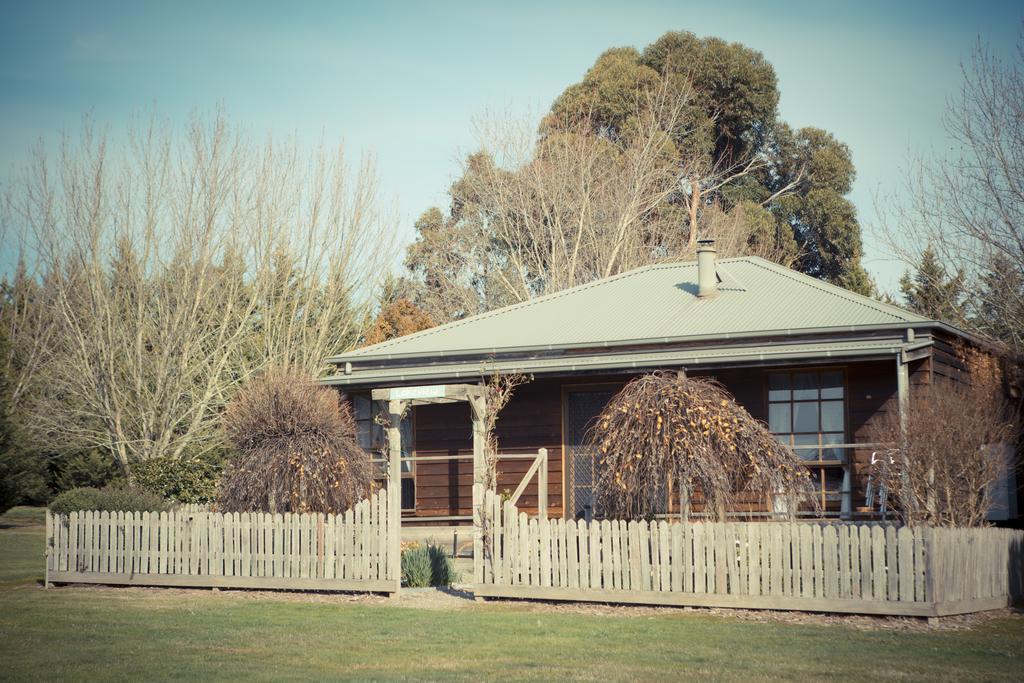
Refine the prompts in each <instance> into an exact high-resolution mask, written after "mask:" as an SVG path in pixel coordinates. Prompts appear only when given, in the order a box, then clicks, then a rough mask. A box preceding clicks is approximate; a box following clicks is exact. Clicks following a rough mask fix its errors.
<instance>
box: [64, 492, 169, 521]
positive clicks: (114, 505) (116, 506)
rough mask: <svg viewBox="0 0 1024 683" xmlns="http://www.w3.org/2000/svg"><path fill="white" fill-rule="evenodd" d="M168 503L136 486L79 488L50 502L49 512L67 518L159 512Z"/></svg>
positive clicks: (167, 508)
mask: <svg viewBox="0 0 1024 683" xmlns="http://www.w3.org/2000/svg"><path fill="white" fill-rule="evenodd" d="M170 508H171V503H170V501H168V500H165V499H164V498H162V497H161V496H158V495H156V494H155V493H151V492H149V491H145V490H143V489H140V488H138V487H131V486H123V485H116V484H114V485H108V486H104V487H103V488H102V489H96V488H93V487H91V486H83V487H80V488H75V489H71V490H70V491H65V492H64V493H62V494H60V495H59V496H57V497H56V498H54V499H53V501H52V502H51V503H50V512H52V513H53V514H55V515H67V514H70V513H72V512H76V511H80V510H106V511H108V512H160V511H163V510H169V509H170Z"/></svg>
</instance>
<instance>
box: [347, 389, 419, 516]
mask: <svg viewBox="0 0 1024 683" xmlns="http://www.w3.org/2000/svg"><path fill="white" fill-rule="evenodd" d="M373 415H374V411H373V402H372V401H371V400H370V399H369V397H367V396H364V395H360V394H356V395H354V396H353V397H352V417H353V419H354V420H355V423H356V441H357V442H358V443H359V445H360V446H362V447H363V449H365V450H366V451H367V452H368V453H369V454H370V457H371V458H381V457H384V458H386V457H387V454H386V453H385V452H384V450H383V449H384V444H385V433H384V425H381V424H378V423H376V422H375V421H374V419H373ZM399 429H400V430H401V434H402V485H401V486H402V509H403V510H415V509H416V472H415V468H414V465H415V463H413V461H412V460H409V459H408V458H410V457H412V455H413V453H414V452H415V447H414V444H413V442H412V439H413V429H412V410H410V411H409V412H408V413H407V414H406V416H405V419H403V420H402V424H401V425H400V427H399ZM377 466H378V477H377V478H378V479H381V480H383V479H384V477H385V475H386V473H387V463H377Z"/></svg>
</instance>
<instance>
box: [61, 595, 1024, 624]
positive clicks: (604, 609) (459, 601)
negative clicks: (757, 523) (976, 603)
mask: <svg viewBox="0 0 1024 683" xmlns="http://www.w3.org/2000/svg"><path fill="white" fill-rule="evenodd" d="M66 589H67V588H62V587H57V588H54V589H51V590H66ZM74 589H75V590H89V591H102V592H107V591H116V592H117V593H118V594H121V595H123V594H124V593H133V592H134V593H139V594H142V595H153V596H154V597H156V596H161V597H173V596H175V595H180V596H182V597H184V596H188V597H192V598H194V597H196V595H197V594H202V593H206V594H208V595H209V597H210V599H211V600H259V601H287V602H307V603H318V604H336V605H354V604H358V605H373V606H379V607H381V608H385V609H386V608H394V607H401V608H410V609H424V610H437V611H455V610H467V609H476V610H488V611H502V610H512V611H518V612H530V613H553V614H554V613H557V614H587V615H592V616H606V617H620V618H644V617H648V618H649V617H655V616H660V617H665V616H672V615H680V616H684V615H689V614H693V615H705V616H716V617H722V618H726V619H729V618H732V619H739V620H742V621H749V622H779V623H790V624H812V625H813V624H820V625H829V626H846V627H848V628H853V629H857V630H861V631H921V632H927V631H959V630H969V629H972V628H974V627H976V626H978V625H980V624H983V623H985V622H987V621H989V620H992V619H1000V618H1013V619H1022V620H1024V610H1021V609H1010V608H1008V609H1002V610H992V611H989V612H980V613H976V614H965V615H958V616H950V617H942V618H940V619H937V620H933V623H929V622H928V620H926V619H921V618H913V617H877V616H860V615H848V614H817V613H810V612H781V611H770V610H741V609H720V608H697V607H654V606H652V607H645V606H638V605H615V604H606V603H567V602H546V601H534V600H502V599H487V600H486V601H482V602H478V601H476V600H474V598H473V594H472V593H470V592H468V591H467V590H464V589H462V588H459V587H453V588H441V589H439V588H403V589H402V592H401V594H400V595H399V596H398V597H397V598H393V597H388V596H385V595H377V594H367V593H315V592H301V591H250V590H209V589H200V588H140V587H134V586H131V587H120V586H118V587H114V586H92V585H76V586H74Z"/></svg>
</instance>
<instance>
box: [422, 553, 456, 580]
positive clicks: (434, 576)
mask: <svg viewBox="0 0 1024 683" xmlns="http://www.w3.org/2000/svg"><path fill="white" fill-rule="evenodd" d="M427 552H428V553H429V554H430V585H432V586H450V585H452V584H453V583H457V582H458V581H459V573H458V572H456V571H455V565H454V564H452V558H450V557H448V555H447V554H446V553H445V552H444V551H443V550H442V549H441V548H439V547H437V546H436V545H428V546H427Z"/></svg>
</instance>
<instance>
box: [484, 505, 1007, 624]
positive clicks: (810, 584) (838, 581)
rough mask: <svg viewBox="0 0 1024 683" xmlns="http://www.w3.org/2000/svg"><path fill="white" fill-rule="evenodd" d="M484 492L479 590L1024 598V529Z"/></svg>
mask: <svg viewBox="0 0 1024 683" xmlns="http://www.w3.org/2000/svg"><path fill="white" fill-rule="evenodd" d="M480 495H481V500H483V506H482V507H483V509H482V514H481V520H482V525H483V528H482V529H481V530H480V533H481V536H482V539H483V553H482V554H480V555H479V556H478V557H477V558H476V560H475V563H474V573H475V576H474V580H475V586H474V589H473V590H474V592H475V594H476V595H479V596H485V597H487V596H490V597H518V598H531V599H550V600H580V601H597V602H628V603H645V604H667V605H689V606H701V607H734V608H747V609H778V610H804V611H820V612H848V613H862V614H892V615H908V616H924V617H935V616H943V615H948V614H960V613H966V612H973V611H980V610H985V609H995V608H999V607H1005V606H1006V605H1007V604H1008V603H1009V602H1011V601H1012V600H1014V599H1020V598H1021V596H1022V595H1024V586H1022V578H1021V574H1022V562H1024V550H1022V548H1024V532H1022V531H1015V530H1006V529H969V530H959V529H929V528H921V529H910V528H907V527H903V528H897V527H895V526H880V525H854V524H825V523H821V524H818V523H808V522H802V523H792V524H791V523H779V522H748V523H713V522H697V523H680V522H672V523H670V522H667V521H651V522H646V521H631V522H628V523H627V522H625V521H621V520H603V521H594V522H591V523H587V522H584V521H579V522H577V521H573V520H561V519H553V520H540V519H536V518H529V517H527V515H526V514H525V513H522V512H519V510H518V509H517V508H516V507H515V506H514V505H511V504H509V503H508V502H503V501H502V500H501V499H500V497H498V496H496V495H494V493H493V492H491V491H483V492H481V493H480Z"/></svg>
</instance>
